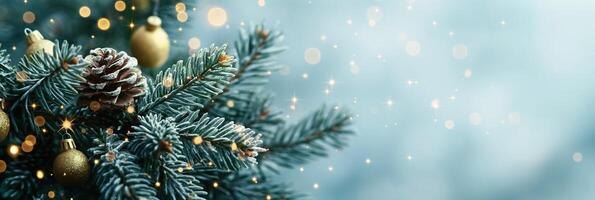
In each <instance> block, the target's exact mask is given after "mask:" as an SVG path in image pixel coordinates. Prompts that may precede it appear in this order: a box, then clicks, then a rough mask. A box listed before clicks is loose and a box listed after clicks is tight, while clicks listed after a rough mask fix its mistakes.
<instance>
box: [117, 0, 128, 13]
mask: <svg viewBox="0 0 595 200" xmlns="http://www.w3.org/2000/svg"><path fill="white" fill-rule="evenodd" d="M114 8H115V9H116V10H117V11H118V12H122V11H124V10H126V2H124V1H122V0H119V1H116V3H114Z"/></svg>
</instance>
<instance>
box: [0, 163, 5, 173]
mask: <svg viewBox="0 0 595 200" xmlns="http://www.w3.org/2000/svg"><path fill="white" fill-rule="evenodd" d="M5 171H6V162H4V160H0V173H3V172H5Z"/></svg>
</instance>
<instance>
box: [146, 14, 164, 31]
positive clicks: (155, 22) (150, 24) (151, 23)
mask: <svg viewBox="0 0 595 200" xmlns="http://www.w3.org/2000/svg"><path fill="white" fill-rule="evenodd" d="M159 27H161V18H159V17H158V16H150V17H149V18H147V30H149V31H153V30H155V29H157V28H159Z"/></svg>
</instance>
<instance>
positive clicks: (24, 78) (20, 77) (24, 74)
mask: <svg viewBox="0 0 595 200" xmlns="http://www.w3.org/2000/svg"><path fill="white" fill-rule="evenodd" d="M16 79H17V81H18V82H21V83H22V82H25V81H27V79H29V75H28V74H27V72H25V71H18V72H17V73H16Z"/></svg>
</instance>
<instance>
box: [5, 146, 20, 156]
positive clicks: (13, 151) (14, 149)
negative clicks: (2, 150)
mask: <svg viewBox="0 0 595 200" xmlns="http://www.w3.org/2000/svg"><path fill="white" fill-rule="evenodd" d="M20 151H21V149H19V146H17V145H16V144H11V145H8V155H9V156H10V157H12V158H15V157H17V156H18V155H19V152H20Z"/></svg>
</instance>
